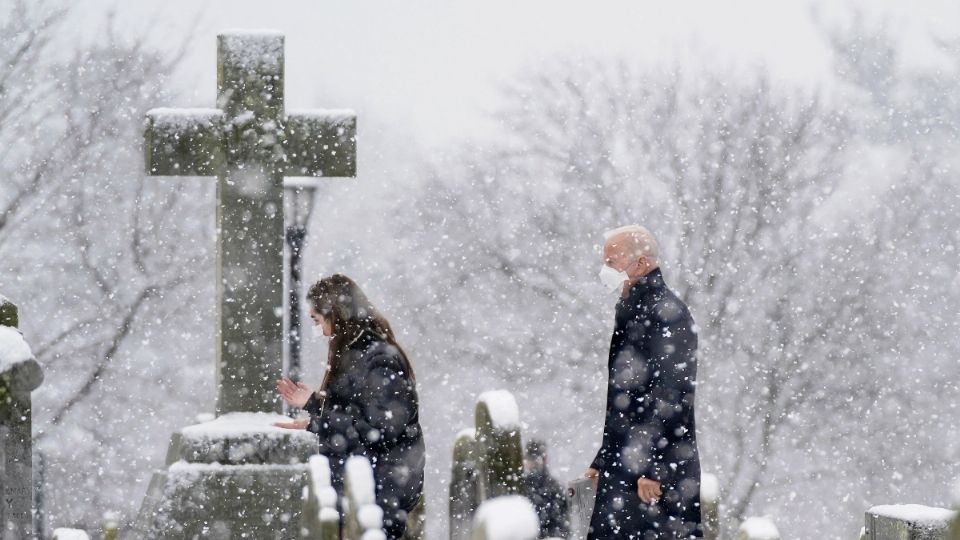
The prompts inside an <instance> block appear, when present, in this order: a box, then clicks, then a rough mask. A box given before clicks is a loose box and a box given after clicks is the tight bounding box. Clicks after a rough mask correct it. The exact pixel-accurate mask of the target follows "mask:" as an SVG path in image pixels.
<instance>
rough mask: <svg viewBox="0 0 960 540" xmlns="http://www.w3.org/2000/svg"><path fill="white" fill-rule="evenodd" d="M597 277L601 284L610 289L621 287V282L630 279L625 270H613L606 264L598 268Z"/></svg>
mask: <svg viewBox="0 0 960 540" xmlns="http://www.w3.org/2000/svg"><path fill="white" fill-rule="evenodd" d="M599 277H600V283H603V285H604V286H605V287H606V288H608V289H610V290H611V291H615V290H617V289H619V288H621V287H623V283H624V282H625V281H627V280H628V279H630V277H629V276H627V273H626V272H622V271H619V270H614V269H613V268H610V267H609V266H607V265H603V267H602V268H600V274H599Z"/></svg>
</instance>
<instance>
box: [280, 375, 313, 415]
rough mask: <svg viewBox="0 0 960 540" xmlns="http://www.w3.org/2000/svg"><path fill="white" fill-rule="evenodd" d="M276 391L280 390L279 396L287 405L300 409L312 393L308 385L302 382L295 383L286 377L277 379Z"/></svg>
mask: <svg viewBox="0 0 960 540" xmlns="http://www.w3.org/2000/svg"><path fill="white" fill-rule="evenodd" d="M277 392H280V397H281V398H282V399H283V400H284V401H286V402H287V404H288V405H290V406H291V407H296V408H298V409H302V408H303V406H304V405H306V404H307V400H308V399H310V394H311V393H312V392H311V390H310V387H309V386H307V385H305V384H303V383H302V382H298V383H295V382H293V381H291V380H290V379H288V378H286V377H284V378H282V379H280V380H279V381H277Z"/></svg>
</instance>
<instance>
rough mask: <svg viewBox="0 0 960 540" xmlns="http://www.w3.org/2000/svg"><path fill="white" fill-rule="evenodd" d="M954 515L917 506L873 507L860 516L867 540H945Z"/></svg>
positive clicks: (940, 509) (944, 509)
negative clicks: (862, 519) (862, 516)
mask: <svg viewBox="0 0 960 540" xmlns="http://www.w3.org/2000/svg"><path fill="white" fill-rule="evenodd" d="M955 515H956V512H954V511H953V510H948V509H946V508H934V507H930V506H922V505H919V504H891V505H880V506H874V507H873V508H871V509H869V510H867V512H866V515H865V516H864V537H865V538H866V539H867V540H946V538H947V530H948V528H949V526H950V520H951V519H953V518H954V516H955Z"/></svg>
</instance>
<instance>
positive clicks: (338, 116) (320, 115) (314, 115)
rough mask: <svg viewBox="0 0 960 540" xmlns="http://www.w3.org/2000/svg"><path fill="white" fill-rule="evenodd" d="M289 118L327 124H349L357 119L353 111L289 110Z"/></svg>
mask: <svg viewBox="0 0 960 540" xmlns="http://www.w3.org/2000/svg"><path fill="white" fill-rule="evenodd" d="M287 116H297V117H300V118H310V119H316V120H324V121H327V122H348V121H351V120H353V119H354V118H356V117H357V112H356V111H354V110H353V109H289V110H287Z"/></svg>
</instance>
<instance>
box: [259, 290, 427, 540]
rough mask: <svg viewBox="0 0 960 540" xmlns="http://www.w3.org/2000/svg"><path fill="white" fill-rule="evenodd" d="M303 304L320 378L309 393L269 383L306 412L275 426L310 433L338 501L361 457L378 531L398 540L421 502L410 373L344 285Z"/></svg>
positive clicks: (379, 323) (382, 325)
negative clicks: (321, 357)
mask: <svg viewBox="0 0 960 540" xmlns="http://www.w3.org/2000/svg"><path fill="white" fill-rule="evenodd" d="M307 301H308V303H309V305H310V317H311V318H312V319H313V322H314V324H316V326H317V327H318V329H321V330H322V331H323V335H324V336H327V337H329V338H331V339H330V351H329V356H328V360H327V371H326V375H325V376H324V378H323V383H322V384H321V385H320V388H319V390H318V391H316V392H311V391H310V388H309V387H307V386H306V385H305V384H303V383H299V384H297V383H293V382H292V381H290V380H289V379H283V380H281V381H278V382H277V390H278V391H279V392H280V396H281V397H282V398H283V400H284V401H286V402H287V403H289V404H290V405H291V406H293V407H298V408H302V409H303V410H305V411H307V412H309V413H310V416H309V417H308V418H304V419H300V420H294V421H291V422H281V423H278V424H277V425H278V426H280V427H288V428H294V429H307V430H310V431H312V432H314V433H316V434H317V436H318V438H319V439H320V453H321V454H324V455H325V456H327V457H328V458H329V459H330V466H331V469H332V473H333V483H334V487H335V488H336V489H337V492H338V493H340V494H341V496H342V495H343V474H344V465H345V463H346V460H347V458H348V457H349V456H351V455H362V456H366V457H368V458H369V459H370V462H371V464H372V465H373V472H374V478H375V480H376V492H377V501H378V503H379V504H380V506H381V508H383V521H384V530H385V532H386V533H387V537H388V538H400V537H401V536H403V532H404V530H405V528H406V522H407V513H408V512H410V511H412V510H413V508H414V507H415V506H416V505H417V503H418V502H419V500H420V498H421V497H422V496H423V468H424V461H425V455H424V444H423V435H422V433H421V429H420V423H419V419H420V416H419V411H418V397H417V389H416V378H415V377H414V373H413V368H412V367H411V366H410V361H409V360H407V355H406V354H405V353H404V352H403V349H402V348H400V345H399V344H397V340H396V338H395V337H394V334H393V330H392V329H391V328H390V324H389V323H388V322H387V320H386V319H384V318H383V316H381V315H380V314H379V313H378V312H377V310H376V309H375V308H374V307H373V305H372V304H371V303H370V301H369V300H367V297H366V295H364V294H363V292H362V291H361V290H360V288H359V287H358V286H357V284H356V283H354V282H353V280H351V279H350V278H348V277H346V276H344V275H341V274H335V275H333V276H330V277H327V278H324V279H321V280H320V281H318V282H317V283H315V284H314V285H313V286H312V287H311V288H310V292H309V293H307Z"/></svg>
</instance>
